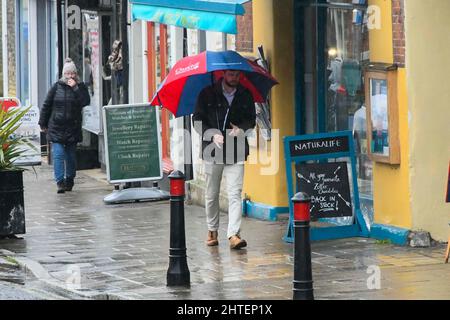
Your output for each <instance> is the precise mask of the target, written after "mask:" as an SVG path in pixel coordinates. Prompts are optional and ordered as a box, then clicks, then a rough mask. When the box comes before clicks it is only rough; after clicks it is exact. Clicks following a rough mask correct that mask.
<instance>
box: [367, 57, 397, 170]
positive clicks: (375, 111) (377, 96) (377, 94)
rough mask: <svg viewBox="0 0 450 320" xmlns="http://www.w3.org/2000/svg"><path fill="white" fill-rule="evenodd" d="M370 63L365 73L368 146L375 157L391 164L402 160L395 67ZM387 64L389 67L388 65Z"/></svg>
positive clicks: (372, 156) (374, 158) (372, 157)
mask: <svg viewBox="0 0 450 320" xmlns="http://www.w3.org/2000/svg"><path fill="white" fill-rule="evenodd" d="M373 68H380V66H379V65H378V66H376V65H375V64H371V65H369V68H368V71H367V73H366V101H367V105H368V110H367V114H368V121H367V128H368V133H369V135H368V141H367V149H368V151H369V156H370V158H371V159H372V160H374V161H377V162H384V163H389V164H399V163H400V151H399V149H400V148H399V141H398V106H397V101H396V84H397V78H396V75H397V73H396V69H395V68H394V69H395V70H388V69H383V67H381V70H380V69H378V70H375V71H371V70H373ZM386 68H388V67H386Z"/></svg>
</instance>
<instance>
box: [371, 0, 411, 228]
mask: <svg viewBox="0 0 450 320" xmlns="http://www.w3.org/2000/svg"><path fill="white" fill-rule="evenodd" d="M369 5H373V6H377V7H378V8H380V9H381V10H380V13H381V28H380V29H372V30H371V31H370V35H369V42H370V60H371V61H372V62H384V63H393V61H394V54H393V41H392V1H391V0H371V1H369ZM397 93H398V94H397V101H398V108H399V139H400V154H401V155H400V157H401V164H400V165H388V164H382V163H374V170H373V187H374V188H373V189H374V195H373V198H374V217H375V222H376V223H381V224H388V225H394V226H398V227H403V228H411V206H410V189H409V159H408V154H409V146H408V144H409V141H408V132H409V131H408V101H407V86H406V70H405V69H402V68H400V69H399V70H398V81H397Z"/></svg>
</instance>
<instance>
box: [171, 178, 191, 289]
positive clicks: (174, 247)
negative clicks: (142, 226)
mask: <svg viewBox="0 0 450 320" xmlns="http://www.w3.org/2000/svg"><path fill="white" fill-rule="evenodd" d="M169 179H170V249H169V269H168V270H167V286H190V282H191V280H190V273H189V268H188V265H187V257H186V233H185V228H184V195H185V194H184V181H185V177H184V174H183V173H182V172H180V171H174V172H172V173H171V174H170V175H169Z"/></svg>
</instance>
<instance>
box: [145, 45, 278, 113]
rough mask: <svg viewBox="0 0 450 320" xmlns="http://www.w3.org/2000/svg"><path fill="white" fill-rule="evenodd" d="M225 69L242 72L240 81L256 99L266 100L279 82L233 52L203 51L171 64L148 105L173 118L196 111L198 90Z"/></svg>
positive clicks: (257, 100)
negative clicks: (161, 109) (165, 111)
mask: <svg viewBox="0 0 450 320" xmlns="http://www.w3.org/2000/svg"><path fill="white" fill-rule="evenodd" d="M224 70H239V71H241V79H240V80H241V84H242V85H243V86H245V87H247V88H248V89H249V90H250V92H251V93H252V95H253V98H254V100H255V102H265V100H266V98H267V95H268V94H269V91H270V89H271V88H272V87H273V86H274V85H275V84H277V83H278V82H277V80H275V78H273V77H272V76H271V75H270V74H269V73H268V72H267V71H266V70H265V69H263V68H261V67H260V66H259V65H257V64H256V63H255V62H252V61H250V60H248V59H246V58H244V57H243V56H241V55H240V54H239V53H237V52H235V51H217V52H216V51H204V52H202V53H200V54H198V55H195V56H190V57H186V58H183V59H181V60H179V61H178V62H177V63H176V64H175V65H174V66H173V68H172V69H171V71H170V72H169V74H168V75H167V77H166V79H164V81H163V82H162V83H161V85H160V87H159V88H158V90H157V91H156V94H155V95H154V97H153V98H152V101H151V105H152V106H162V107H164V108H166V109H168V110H170V112H172V114H174V115H175V117H181V116H185V115H189V114H191V113H193V112H194V110H195V104H196V102H197V97H198V95H199V94H200V92H201V91H202V90H203V89H204V88H205V87H207V86H209V85H212V84H213V83H214V81H216V80H218V79H220V78H221V77H222V76H223V71H224Z"/></svg>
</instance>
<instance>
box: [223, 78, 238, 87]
mask: <svg viewBox="0 0 450 320" xmlns="http://www.w3.org/2000/svg"><path fill="white" fill-rule="evenodd" d="M224 81H225V84H226V85H227V86H229V87H230V88H237V86H238V85H239V82H238V81H236V82H235V84H231V83H230V82H228V81H227V80H225V79H224Z"/></svg>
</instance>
